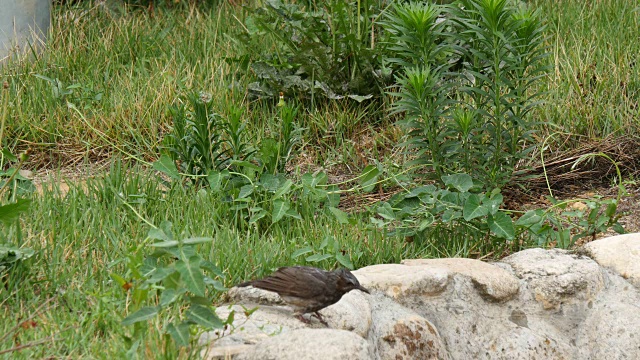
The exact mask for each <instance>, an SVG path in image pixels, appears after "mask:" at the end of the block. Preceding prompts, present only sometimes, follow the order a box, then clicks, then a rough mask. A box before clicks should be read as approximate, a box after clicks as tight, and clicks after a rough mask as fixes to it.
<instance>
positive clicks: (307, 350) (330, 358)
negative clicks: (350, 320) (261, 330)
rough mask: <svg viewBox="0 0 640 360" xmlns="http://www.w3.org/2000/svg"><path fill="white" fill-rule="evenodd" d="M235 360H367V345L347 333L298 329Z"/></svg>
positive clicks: (256, 346) (369, 356) (265, 342)
mask: <svg viewBox="0 0 640 360" xmlns="http://www.w3.org/2000/svg"><path fill="white" fill-rule="evenodd" d="M235 359H237V360H316V359H317V360H343V359H352V360H370V359H373V353H372V351H371V348H370V346H369V344H368V343H367V341H366V340H365V339H363V338H361V337H360V336H358V335H356V334H354V333H352V332H350V331H346V330H332V329H300V330H296V331H292V332H288V333H285V334H282V335H278V336H274V337H271V338H269V339H267V340H264V341H262V342H260V343H259V344H257V345H255V346H254V347H252V348H251V349H250V350H249V351H247V352H244V353H242V354H240V355H238V356H237V357H236V358H235Z"/></svg>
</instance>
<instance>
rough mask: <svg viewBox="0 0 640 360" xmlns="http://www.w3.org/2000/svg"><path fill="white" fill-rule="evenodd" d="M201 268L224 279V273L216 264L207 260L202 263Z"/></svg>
mask: <svg viewBox="0 0 640 360" xmlns="http://www.w3.org/2000/svg"><path fill="white" fill-rule="evenodd" d="M200 268H202V269H205V270H208V271H209V272H211V273H212V274H214V275H216V276H219V277H221V278H223V279H224V277H225V276H224V273H223V272H222V270H221V269H220V268H219V267H217V266H216V265H215V264H214V263H212V262H211V261H208V260H205V261H202V262H201V263H200Z"/></svg>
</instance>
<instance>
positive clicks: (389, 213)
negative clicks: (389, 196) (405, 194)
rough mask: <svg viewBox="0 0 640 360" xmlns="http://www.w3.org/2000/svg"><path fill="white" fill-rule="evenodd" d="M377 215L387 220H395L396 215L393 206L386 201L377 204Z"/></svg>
mask: <svg viewBox="0 0 640 360" xmlns="http://www.w3.org/2000/svg"><path fill="white" fill-rule="evenodd" d="M378 215H380V216H381V217H382V218H384V219H387V220H396V215H395V214H394V211H393V208H392V207H391V204H389V203H388V202H385V203H383V204H382V205H381V206H378Z"/></svg>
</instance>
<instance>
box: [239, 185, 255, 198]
mask: <svg viewBox="0 0 640 360" xmlns="http://www.w3.org/2000/svg"><path fill="white" fill-rule="evenodd" d="M253 189H254V187H253V185H251V184H249V185H245V186H243V187H241V188H240V194H238V199H244V198H246V197H247V196H249V195H251V194H252V193H253Z"/></svg>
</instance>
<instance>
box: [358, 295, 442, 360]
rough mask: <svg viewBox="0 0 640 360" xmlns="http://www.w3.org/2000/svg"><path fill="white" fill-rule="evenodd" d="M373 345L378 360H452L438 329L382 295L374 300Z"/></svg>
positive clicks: (376, 296)
mask: <svg viewBox="0 0 640 360" xmlns="http://www.w3.org/2000/svg"><path fill="white" fill-rule="evenodd" d="M372 297H373V299H372V301H371V302H372V303H373V304H374V305H373V308H372V310H373V327H372V329H371V330H372V336H371V337H370V339H371V341H372V342H373V343H374V344H373V345H374V346H373V347H374V349H376V355H377V358H378V359H397V360H402V359H407V360H409V359H449V355H448V353H447V349H446V347H445V345H444V342H443V341H442V339H441V338H440V335H439V334H438V330H436V328H435V326H434V325H433V324H431V323H430V322H429V321H428V320H427V319H425V318H423V317H422V316H420V315H418V314H416V313H415V312H414V311H411V310H409V309H407V308H405V307H403V306H401V305H399V304H398V303H396V302H394V301H392V300H391V299H390V298H387V297H385V296H384V295H382V294H378V295H374V296H372Z"/></svg>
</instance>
